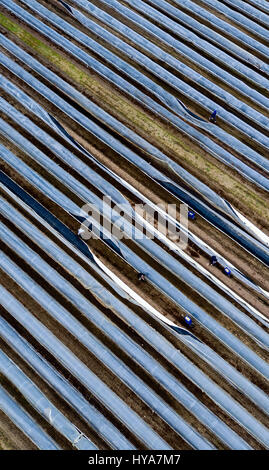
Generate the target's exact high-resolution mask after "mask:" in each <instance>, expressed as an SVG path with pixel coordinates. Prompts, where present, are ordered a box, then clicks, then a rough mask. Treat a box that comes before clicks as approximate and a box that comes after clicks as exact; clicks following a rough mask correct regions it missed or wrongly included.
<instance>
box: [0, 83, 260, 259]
mask: <svg viewBox="0 0 269 470" xmlns="http://www.w3.org/2000/svg"><path fill="white" fill-rule="evenodd" d="M3 83H4V79H3ZM6 83H8V82H7V81H6ZM11 88H12V86H11ZM7 89H8V88H7ZM13 89H14V86H13ZM21 96H22V95H21ZM56 97H57V95H55V99H56V101H57V98H56ZM64 103H65V102H64ZM0 106H1V108H2V109H3V111H4V112H5V113H8V114H9V115H10V116H11V117H12V118H13V119H15V120H19V121H20V122H23V123H24V126H26V125H28V126H31V127H32V128H34V127H35V126H34V124H33V123H32V122H31V121H30V120H29V119H27V118H26V117H25V116H23V115H22V114H21V113H19V112H18V111H16V110H15V108H13V107H12V106H11V105H9V104H8V103H7V102H6V101H5V100H3V99H1V100H0ZM68 106H69V108H68V110H70V113H72V112H73V111H72V110H73V109H74V108H73V107H72V106H70V105H68ZM70 108H71V109H70ZM38 109H39V110H41V109H42V108H41V107H38ZM76 113H77V112H76ZM40 115H41V117H42V115H43V118H44V112H43V114H41V113H40ZM46 116H47V115H46ZM21 119H22V121H21ZM87 119H88V118H86V117H84V120H83V123H84V122H85V121H86V122H87ZM46 120H47V119H46ZM93 125H94V124H93ZM93 125H92V126H90V125H89V124H88V129H89V130H91V127H93ZM1 127H2V131H4V133H5V135H6V137H7V136H8V134H10V138H12V140H14V139H15V137H17V140H18V139H20V140H21V141H24V142H25V143H26V145H27V146H28V147H29V145H31V144H30V143H29V142H27V141H26V139H23V138H21V137H20V136H19V134H18V133H17V132H15V131H14V133H13V134H12V132H13V130H12V128H11V127H10V126H8V125H7V124H6V123H4V122H3V123H2V126H1ZM84 127H85V126H84ZM4 129H5V130H4ZM37 129H38V128H37ZM8 130H9V131H12V132H11V133H10V132H9V131H8ZM99 130H100V131H101V129H100V128H99ZM102 133H103V134H105V135H106V136H107V137H110V136H109V134H107V133H106V131H101V134H102ZM38 134H39V138H41V137H40V136H41V135H42V136H43V137H42V138H44V136H45V135H46V134H45V133H44V132H43V131H41V130H38ZM49 138H50V137H49ZM50 139H51V138H50ZM112 139H113V138H111V137H110V139H109V140H110V142H111V140H112ZM51 142H53V141H52V140H51ZM114 142H115V144H116V146H114V148H117V149H118V151H119V153H120V152H121V150H122V149H124V150H125V155H126V150H127V149H126V147H125V146H123V144H121V143H119V142H118V141H117V140H114ZM117 144H118V145H117ZM56 147H58V144H56ZM127 156H129V157H130V156H131V157H132V159H131V161H136V160H138V159H139V157H137V155H136V154H134V153H133V152H131V151H129V150H127ZM136 157H137V158H136ZM79 162H80V161H79ZM142 162H144V160H142ZM142 162H141V163H142ZM79 165H80V166H81V165H82V163H81V162H80V163H79ZM145 167H148V168H149V174H150V176H153V175H154V176H155V177H156V179H157V178H162V179H163V178H164V177H163V176H162V174H161V173H160V172H158V171H157V170H154V168H152V166H151V165H150V164H146V163H145V162H144V167H143V169H144V171H145ZM156 173H157V174H156ZM152 174H153V175H152ZM154 179H155V178H154ZM157 181H158V182H159V183H161V184H162V185H163V186H164V187H165V188H167V189H170V191H171V190H173V193H175V194H177V195H179V196H180V199H181V200H183V201H184V202H185V203H187V204H190V205H191V206H192V207H193V206H194V207H195V208H196V209H198V210H199V209H200V210H199V212H200V213H202V215H203V216H205V218H207V219H208V220H209V221H210V222H211V223H213V224H214V225H215V226H217V227H218V228H220V229H221V230H222V231H224V232H225V233H227V232H228V234H229V236H232V238H233V239H235V240H236V241H239V243H240V244H243V246H244V247H245V248H246V249H247V250H248V251H250V252H252V253H253V254H254V255H255V256H256V257H258V258H259V259H261V260H263V262H265V263H268V260H267V258H268V256H267V254H266V248H265V246H264V245H263V244H262V243H260V242H258V241H257V240H255V239H253V238H252V237H251V236H250V235H248V234H247V233H246V232H244V231H243V230H241V229H240V228H239V227H236V226H234V225H233V224H232V223H231V222H230V221H229V220H227V219H224V218H223V216H221V215H220V214H218V213H217V212H216V211H215V210H213V209H212V208H211V207H210V206H208V205H206V204H205V203H204V202H203V201H201V200H200V199H197V197H195V196H194V195H191V194H190V193H188V192H187V191H183V190H182V189H181V188H180V187H179V186H178V185H176V184H175V183H173V182H171V180H169V179H168V178H166V180H165V181H161V180H160V179H157ZM114 192H115V193H116V190H114ZM213 194H214V193H213ZM119 197H120V198H121V200H122V196H119ZM220 201H221V199H220ZM223 205H224V206H225V204H223ZM226 206H227V207H229V206H228V204H227V203H226ZM229 211H230V212H231V213H233V214H236V213H235V211H233V210H232V209H231V207H229ZM236 221H237V222H238V221H240V219H239V218H238V217H237V220H236Z"/></svg>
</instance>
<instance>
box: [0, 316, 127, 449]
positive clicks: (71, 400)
mask: <svg viewBox="0 0 269 470" xmlns="http://www.w3.org/2000/svg"><path fill="white" fill-rule="evenodd" d="M0 337H1V338H3V339H4V341H6V343H7V344H9V346H10V347H11V348H12V349H13V350H14V351H16V352H17V353H18V354H19V355H20V357H21V358H22V359H23V360H24V361H26V362H27V364H28V365H29V366H30V367H31V368H32V369H33V370H34V371H35V372H37V374H38V375H40V377H42V378H43V379H44V380H45V381H46V382H47V383H48V384H49V385H50V386H51V387H52V388H53V389H54V390H55V391H56V393H57V394H58V395H59V396H60V397H61V398H62V399H64V400H65V401H66V402H67V403H68V405H69V406H71V407H73V408H74V410H75V411H76V412H77V413H78V414H79V415H80V416H81V418H82V419H83V420H84V421H85V422H86V423H87V425H89V426H92V427H93V429H95V431H96V432H97V433H98V434H99V435H100V436H101V437H102V438H103V439H104V440H105V441H106V442H107V443H108V444H109V446H110V447H112V449H118V450H134V449H135V447H134V446H133V445H132V444H131V443H130V442H129V441H128V439H126V438H125V436H124V435H123V434H121V433H120V431H118V429H117V428H116V427H115V426H113V424H112V423H110V422H109V421H108V420H107V419H106V418H105V417H104V416H103V415H102V414H101V413H100V412H99V411H98V410H96V409H95V408H94V406H93V405H91V404H90V403H89V402H88V401H87V400H86V399H85V398H84V397H83V396H82V395H81V394H80V393H79V392H78V391H77V390H76V389H75V388H74V387H73V386H72V385H71V384H70V383H69V382H68V381H67V380H66V379H65V378H64V377H63V376H61V375H60V374H59V372H58V371H56V370H55V369H54V368H53V367H52V366H51V365H50V364H49V363H48V362H47V361H46V360H45V359H44V358H43V357H41V356H40V355H39V354H38V353H37V352H36V351H35V350H34V349H33V347H32V346H30V345H29V343H28V342H27V341H26V340H25V339H23V338H22V337H21V336H20V335H19V334H18V333H17V331H16V330H14V328H12V327H11V326H10V325H9V324H8V323H7V322H6V320H4V319H3V318H1V317H0Z"/></svg>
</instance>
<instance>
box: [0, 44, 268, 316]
mask: <svg viewBox="0 0 269 470" xmlns="http://www.w3.org/2000/svg"><path fill="white" fill-rule="evenodd" d="M2 39H3V36H1V35H0V43H1V45H2V46H5V47H7V48H8V50H10V51H12V53H14V54H15V55H16V56H18V57H20V58H21V59H22V60H23V61H24V62H25V63H27V64H28V65H29V66H30V67H32V68H33V69H34V70H35V71H37V72H39V73H41V75H43V76H45V77H46V78H47V79H48V80H49V81H50V82H52V83H53V84H54V85H57V87H60V88H61V90H62V91H64V92H65V93H66V94H68V96H70V97H72V98H74V99H75V101H77V102H78V103H80V104H81V105H82V106H83V107H85V108H86V109H87V110H90V111H91V112H93V110H96V113H95V115H96V114H97V116H98V117H102V120H103V121H105V119H107V118H110V119H111V121H112V122H111V124H112V125H113V126H114V127H115V126H116V128H117V131H120V133H121V134H124V135H126V136H128V139H129V140H132V141H133V142H134V143H135V144H137V143H139V144H140V146H141V147H142V148H144V149H145V150H146V151H147V152H150V153H151V154H152V155H155V156H156V157H157V158H160V159H162V160H167V161H169V159H168V158H167V157H166V156H165V155H163V154H162V153H161V152H160V151H159V150H158V149H157V148H155V147H153V146H152V145H151V144H148V142H146V141H145V140H144V139H142V138H141V137H139V136H138V135H136V134H134V133H133V132H132V131H130V130H129V129H127V128H125V126H123V125H122V124H121V123H119V122H118V121H117V120H115V119H113V118H111V116H109V115H107V113H105V112H104V111H102V110H101V109H100V108H99V107H98V106H96V105H95V104H94V103H93V102H91V101H90V100H88V99H87V98H86V97H84V96H83V95H82V94H81V93H80V92H78V91H77V90H75V89H74V88H73V87H72V86H70V85H69V84H67V83H66V82H65V81H63V80H62V79H61V78H60V77H58V76H57V75H56V74H54V73H53V72H51V71H50V70H49V69H47V68H46V67H44V66H43V65H41V64H40V63H39V62H38V61H36V60H35V59H34V58H33V57H31V56H30V55H29V54H27V53H26V52H24V51H23V50H22V49H20V48H19V47H18V46H16V45H15V44H14V43H12V42H11V41H9V40H8V39H7V38H4V40H2ZM0 57H1V56H0ZM6 59H7V62H4V64H5V65H6V64H8V66H9V64H10V62H11V64H10V66H12V71H13V72H16V70H17V64H15V63H14V62H13V61H9V59H8V58H6ZM19 76H20V77H21V78H24V74H20V75H19ZM29 77H30V80H29V81H28V84H30V82H31V84H33V80H32V77H31V76H29V74H28V78H29ZM25 78H27V76H26V77H25ZM1 83H2V85H3V84H4V83H8V84H10V82H7V81H6V82H4V81H3V80H2V82H1ZM10 86H11V90H12V89H13V88H12V84H10ZM6 89H7V88H6ZM8 89H9V88H8ZM44 89H46V87H44ZM15 90H16V92H15V94H16V96H17V98H18V99H20V101H22V102H23V103H25V102H24V101H23V97H25V96H26V97H27V95H25V94H24V93H23V92H22V91H21V90H20V93H18V89H17V87H16V88H15ZM38 90H39V91H40V92H41V90H40V88H38ZM43 93H44V91H43ZM50 96H51V99H53V94H52V95H50V94H49V95H47V96H46V97H47V98H50ZM27 101H29V97H27V98H26V102H27ZM54 102H55V100H54ZM30 103H31V105H30V104H29V106H30V109H31V111H32V112H35V113H36V114H37V115H39V117H40V118H42V119H44V121H45V122H46V123H47V124H49V125H50V126H53V128H54V130H57V131H58V132H59V133H60V134H61V135H62V136H63V137H64V138H65V139H67V140H68V141H69V142H71V144H72V145H73V146H75V147H78V148H79V149H80V150H82V151H83V152H84V153H85V154H86V155H87V157H88V158H90V159H91V161H93V162H94V163H95V164H97V165H98V166H99V167H100V168H102V170H104V171H105V172H106V173H107V174H109V176H111V177H112V178H113V179H116V180H117V181H118V182H120V184H122V185H123V186H124V187H127V189H128V190H130V191H131V192H133V193H134V194H135V195H137V196H138V197H139V198H140V199H141V200H144V201H145V202H146V203H147V204H149V206H151V207H154V210H157V211H158V212H159V208H158V207H157V206H155V205H154V204H153V203H152V202H151V201H149V200H148V199H147V200H146V198H145V197H144V196H143V195H142V194H141V193H139V192H138V191H137V190H136V189H135V188H134V187H132V186H131V185H130V184H128V183H127V182H126V181H124V180H123V179H122V178H120V177H119V176H118V175H116V174H115V173H113V172H112V171H111V170H109V169H107V168H106V167H105V166H104V165H103V164H101V163H100V162H99V161H98V160H96V159H95V158H94V157H93V156H92V155H91V154H89V152H87V151H86V150H85V149H83V148H82V147H81V145H79V144H78V143H76V142H75V141H74V140H73V139H72V138H71V136H69V135H68V133H66V131H65V130H64V129H63V128H61V126H60V125H59V123H57V124H58V127H57V126H56V125H55V122H52V119H51V117H50V116H49V114H48V113H46V112H45V111H44V109H43V108H41V107H40V106H38V105H37V104H36V103H34V102H33V101H30ZM24 105H26V104H24ZM172 163H173V162H172ZM171 166H172V165H171ZM177 166H178V165H177ZM174 171H175V169H174ZM177 172H178V171H177ZM181 172H182V175H181V176H182V177H183V176H184V180H185V181H190V182H192V185H195V186H196V189H197V184H199V189H200V190H201V189H202V190H203V189H204V185H203V184H202V183H201V182H199V181H197V179H196V178H194V177H192V175H190V174H189V173H188V172H186V170H183V169H181ZM206 191H207V193H206V194H207V197H208V196H209V194H211V193H212V195H213V192H212V191H211V192H210V190H209V189H208V188H207V189H206ZM213 196H214V200H217V201H221V198H220V197H219V196H218V195H216V194H214V195H213ZM227 207H229V206H228V205H227V203H226V204H222V205H221V208H222V210H223V209H226V208H227ZM230 207H231V206H230ZM234 213H236V214H237V222H239V221H240V220H241V219H242V218H243V216H242V214H240V213H239V212H238V211H236V210H235V208H232V211H231V213H230V214H229V215H233V214H234ZM163 216H165V217H166V214H165V213H163ZM170 219H171V218H170ZM171 222H172V223H173V225H178V224H177V222H176V221H175V220H172V221H171V220H170V223H171ZM244 223H245V227H246V229H247V230H249V227H250V225H251V224H250V222H249V221H248V220H246V219H245V218H244ZM250 233H252V234H256V236H257V238H258V239H260V240H262V241H263V240H264V234H263V233H262V234H261V233H260V231H259V229H258V228H257V227H255V226H254V227H253V226H252V225H251V231H250ZM188 237H189V238H190V239H191V240H192V241H193V242H194V243H195V244H197V245H198V246H199V247H200V248H201V249H202V250H204V251H206V252H207V253H208V254H210V255H213V254H216V255H217V257H218V262H219V263H220V264H222V266H227V265H228V266H229V268H230V270H231V271H232V273H233V275H234V276H235V277H239V278H240V280H241V281H242V282H244V283H247V285H248V286H250V287H251V288H253V289H255V290H258V291H259V292H260V293H262V294H263V295H265V296H266V297H269V294H267V293H266V292H265V291H263V290H262V289H261V288H259V286H257V285H255V284H253V283H252V282H251V280H250V279H246V278H245V276H243V275H242V274H241V273H240V272H239V271H238V270H237V269H236V268H235V267H234V266H232V265H231V264H230V263H229V262H228V260H226V259H223V258H222V256H221V255H220V254H218V253H215V252H214V251H213V250H212V249H210V247H208V246H207V245H206V244H205V243H204V242H202V241H201V240H199V239H198V238H197V237H195V236H194V235H193V234H192V233H191V232H190V231H189V232H188ZM196 265H197V263H196ZM211 278H212V276H211ZM226 289H227V288H226ZM237 300H238V299H237ZM244 307H245V308H247V309H248V306H246V305H245V304H244ZM248 310H249V309H248ZM252 314H253V309H252ZM259 316H260V315H259ZM260 318H261V316H260Z"/></svg>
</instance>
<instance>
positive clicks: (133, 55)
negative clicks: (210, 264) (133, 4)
mask: <svg viewBox="0 0 269 470" xmlns="http://www.w3.org/2000/svg"><path fill="white" fill-rule="evenodd" d="M27 5H28V6H30V7H31V8H33V10H34V12H36V13H38V14H39V15H40V16H41V17H43V18H45V19H46V20H47V21H50V22H51V23H52V24H53V25H54V26H56V27H58V28H60V30H62V31H64V33H65V34H67V35H68V36H71V37H72V38H73V37H75V38H76V40H77V41H78V42H79V43H81V44H83V46H84V47H87V48H89V50H90V51H92V52H95V53H96V54H97V55H98V56H99V57H100V58H102V59H105V60H106V62H107V63H109V64H111V65H113V67H116V68H117V70H119V71H120V72H122V73H123V74H125V75H126V76H128V77H129V79H131V80H134V81H135V82H136V83H137V84H139V85H140V86H141V85H142V86H143V87H144V88H145V89H146V90H147V91H148V92H150V93H152V92H154V93H155V95H156V96H157V97H160V99H161V100H162V101H163V102H164V103H165V102H167V103H169V102H170V104H169V106H170V107H172V109H173V110H174V111H175V112H178V108H180V104H179V103H178V101H177V100H176V98H175V97H174V96H173V95H171V94H170V93H168V92H167V91H165V90H164V88H163V87H161V86H159V85H157V84H156V83H155V82H154V81H153V80H151V79H149V78H148V77H147V76H146V75H145V74H143V73H141V72H140V71H138V70H137V69H136V68H135V67H134V66H132V65H130V64H129V63H128V62H127V61H124V60H123V59H121V58H120V57H119V56H118V55H116V54H114V53H112V52H110V51H109V50H108V49H106V48H105V47H104V46H101V45H100V44H99V43H97V42H96V41H94V40H93V39H91V37H89V36H88V35H87V34H85V33H83V32H81V31H80V30H79V29H77V28H75V27H73V26H72V25H71V24H70V23H69V22H67V21H65V20H63V19H62V18H61V17H59V16H57V15H55V14H54V13H53V12H51V11H49V10H48V9H46V8H44V7H43V6H42V5H40V4H39V3H38V2H36V1H35V0H27ZM9 8H11V5H10V6H9ZM72 11H75V10H74V9H73V10H72ZM25 16H27V15H25V13H24V17H25ZM76 17H79V19H80V22H81V21H82V22H83V24H84V25H85V24H86V26H87V28H88V29H89V30H90V31H93V32H95V34H97V35H98V36H99V37H101V38H102V39H104V40H105V41H106V42H107V43H108V44H110V45H112V46H114V47H116V48H117V49H118V51H119V52H120V56H121V55H122V53H123V54H124V55H127V56H128V57H129V58H130V59H131V60H132V61H134V62H136V63H137V64H138V65H140V66H143V67H145V68H146V70H148V71H149V72H151V73H152V74H154V75H156V77H157V78H158V79H162V80H163V81H164V82H166V83H167V84H168V85H169V86H171V87H172V88H174V89H175V91H179V92H181V93H182V94H183V95H184V96H186V97H187V98H188V99H191V100H192V101H193V102H195V103H197V104H199V105H200V106H202V107H203V108H204V109H206V110H207V111H208V112H212V110H213V109H215V108H216V107H217V108H218V109H219V114H220V115H221V118H222V119H223V121H225V122H226V123H228V124H229V125H230V126H232V127H234V128H235V129H236V130H239V131H240V132H241V133H242V134H244V135H245V136H246V137H247V138H250V139H252V140H253V141H255V142H258V143H259V144H260V145H261V146H263V147H264V148H265V149H268V147H269V138H268V137H267V136H265V135H264V134H263V133H262V132H260V131H258V130H257V129H255V128H254V127H252V126H250V125H249V124H248V123H247V122H246V120H245V121H243V120H241V119H239V118H238V117H237V116H236V115H235V114H233V113H230V112H229V111H226V109H225V108H223V107H221V106H220V105H217V103H216V102H214V101H213V100H211V99H209V98H207V97H206V96H205V95H204V94H202V93H201V92H200V91H198V90H197V88H196V87H191V86H190V85H188V84H187V83H186V82H184V81H183V80H181V79H179V78H178V77H176V76H175V75H173V74H172V73H170V72H169V71H168V70H166V69H164V68H163V67H161V66H160V65H158V64H157V63H156V62H154V61H153V60H151V59H150V58H148V57H147V56H145V55H144V54H142V53H141V52H139V51H138V50H137V49H135V48H134V47H132V46H129V45H128V44H127V43H126V42H124V41H122V40H121V39H119V38H117V37H116V36H114V35H113V34H111V33H110V32H108V31H107V30H106V29H104V28H102V27H101V26H99V25H98V24H97V23H95V22H93V21H92V20H90V19H87V18H86V17H85V16H84V15H82V14H81V13H80V12H78V11H76ZM29 19H30V18H28V22H29ZM36 21H38V20H36ZM40 23H41V25H40V28H42V29H40V30H41V31H42V32H43V30H44V29H45V25H44V24H43V23H42V22H40ZM31 25H32V26H34V25H33V22H32V20H31ZM34 27H35V26H34ZM51 34H52V36H51V38H54V37H55V34H54V32H53V33H51ZM142 40H143V38H142ZM171 60H172V61H173V65H174V66H175V64H177V63H178V62H177V60H175V59H173V58H171ZM184 69H186V77H187V78H188V79H189V76H191V75H192V76H193V77H194V79H195V80H194V81H195V84H196V83H197V81H199V83H200V84H201V83H202V82H203V84H206V83H208V88H209V89H210V90H212V89H214V88H215V85H214V84H211V82H209V81H208V79H206V78H205V77H203V76H201V75H199V74H197V73H196V72H195V71H194V70H193V69H191V68H189V67H187V66H186V65H184V66H183V64H182V65H180V67H179V70H180V72H181V73H182V74H183V75H184V73H185V72H184ZM215 91H216V90H215ZM220 93H221V95H222V96H223V94H225V92H224V90H222V89H220ZM236 100H237V99H236V98H235V97H233V96H232V95H231V96H230V97H229V100H228V101H229V102H230V103H231V105H232V104H233V102H235V101H236ZM175 101H176V107H174V106H173V102H175ZM241 105H242V108H241V110H244V109H247V108H248V106H247V105H246V104H243V103H241V102H240V101H238V103H236V106H235V107H236V108H238V107H241ZM250 110H251V108H249V110H248V113H247V114H249V112H250V114H252V115H253V114H255V115H256V114H259V121H260V120H262V121H263V122H264V124H266V122H268V120H267V119H266V118H265V117H264V116H263V115H262V114H260V113H257V112H256V111H255V110H251V111H250ZM188 117H189V120H190V121H191V122H193V121H194V122H195V124H196V125H197V126H198V127H201V128H202V129H204V130H206V131H209V132H211V133H213V134H214V135H216V137H218V139H219V140H220V141H222V142H223V143H226V144H227V141H228V142H229V143H230V145H231V146H234V149H237V148H238V149H239V151H240V152H241V153H242V152H244V156H245V157H247V158H249V159H250V160H251V161H253V162H254V163H255V164H257V165H258V166H260V167H261V168H262V169H266V170H267V171H269V165H268V161H267V160H266V158H264V157H262V156H261V155H260V154H259V153H258V152H256V151H255V150H253V149H252V148H250V147H248V146H247V145H246V144H244V143H243V142H241V141H239V140H238V139H237V138H235V137H234V136H232V135H231V134H227V132H226V131H223V130H222V129H221V128H220V127H217V126H212V124H211V123H210V122H208V121H203V120H202V119H201V118H199V117H198V116H195V117H193V115H190V114H188ZM228 135H229V139H228Z"/></svg>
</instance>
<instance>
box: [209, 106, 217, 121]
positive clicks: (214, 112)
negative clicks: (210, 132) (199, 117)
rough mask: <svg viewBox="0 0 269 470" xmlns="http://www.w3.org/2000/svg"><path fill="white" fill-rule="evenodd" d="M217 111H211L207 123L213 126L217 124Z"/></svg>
mask: <svg viewBox="0 0 269 470" xmlns="http://www.w3.org/2000/svg"><path fill="white" fill-rule="evenodd" d="M216 118H217V110H216V109H215V111H213V113H212V114H211V115H210V118H209V121H210V122H213V124H216V122H217V119H216Z"/></svg>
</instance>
